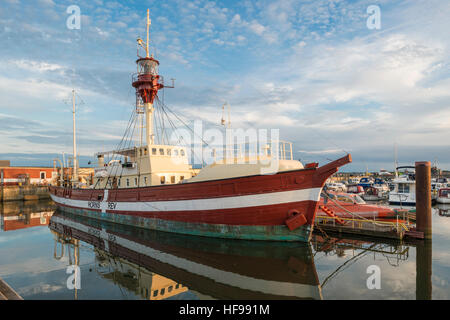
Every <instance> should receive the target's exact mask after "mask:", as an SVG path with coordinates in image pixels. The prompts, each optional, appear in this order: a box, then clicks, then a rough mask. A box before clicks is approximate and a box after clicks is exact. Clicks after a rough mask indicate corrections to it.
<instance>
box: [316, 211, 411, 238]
mask: <svg viewBox="0 0 450 320" xmlns="http://www.w3.org/2000/svg"><path fill="white" fill-rule="evenodd" d="M314 227H315V229H317V230H318V231H319V232H320V231H323V232H330V233H338V234H357V235H365V236H370V237H377V238H389V239H399V240H401V239H403V238H404V237H405V235H408V234H409V233H410V230H411V229H412V228H413V226H412V224H410V223H409V222H406V223H405V222H402V220H397V221H396V222H392V221H382V220H371V219H354V218H342V217H329V216H317V217H316V221H315V226H314Z"/></svg>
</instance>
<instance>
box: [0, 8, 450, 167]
mask: <svg viewBox="0 0 450 320" xmlns="http://www.w3.org/2000/svg"><path fill="white" fill-rule="evenodd" d="M71 5H77V6H78V7H79V8H80V12H81V19H80V28H79V29H69V28H68V27H67V20H68V18H69V17H70V15H71V13H67V8H68V7H69V6H71ZM369 6H377V7H378V8H379V9H380V11H379V12H380V20H379V21H380V28H379V29H374V28H369V27H368V23H367V21H368V20H370V19H371V16H372V15H373V12H372V11H370V12H368V8H369ZM147 8H149V9H150V17H151V21H152V25H151V32H150V39H151V43H150V44H151V51H152V52H153V53H154V55H155V57H156V58H157V59H158V60H159V61H160V69H159V70H160V74H161V75H163V76H164V77H165V79H166V83H167V81H168V79H171V78H174V79H176V80H175V88H173V89H169V88H167V89H164V92H161V91H160V98H161V99H164V103H165V104H166V105H167V106H168V107H170V109H171V110H174V111H175V112H177V114H180V115H182V116H183V117H184V118H186V119H199V120H202V121H203V122H204V123H205V124H207V125H208V124H209V125H211V126H217V125H219V124H220V119H221V116H222V110H221V107H222V104H223V103H225V102H227V103H228V104H229V109H230V119H231V124H232V127H233V128H243V129H248V128H256V129H261V128H262V129H279V132H280V138H281V139H283V140H287V141H291V142H293V151H294V158H296V159H300V160H301V161H302V162H304V163H307V162H312V161H317V162H319V163H320V164H324V163H326V162H328V161H330V160H333V159H337V158H338V157H341V156H343V155H345V153H347V152H349V153H351V154H352V157H353V163H351V164H349V165H346V166H345V168H343V170H344V171H365V170H366V169H368V170H369V171H378V170H380V169H387V170H393V169H394V146H395V145H396V146H397V154H398V162H399V164H400V165H413V164H414V162H415V161H423V160H429V161H432V162H435V161H436V162H437V164H438V166H439V167H441V168H442V169H447V170H450V139H449V137H450V59H449V58H450V50H449V45H450V37H449V36H448V30H450V19H448V17H449V16H450V2H449V1H447V0H440V1H437V0H426V1H421V0H414V1H392V0H386V1H375V0H371V1H365V0H361V1H339V0H336V1H321V0H311V1H306V0H305V1H299V0H279V1H273V0H271V1H268V0H255V1H246V0H243V1H203V0H194V1H185V0H167V1H137V0H134V1H133V0H132V1H126V2H125V1H120V2H119V1H106V0H103V1H102V0H80V1H75V0H70V1H64V0H2V1H1V2H0V159H9V160H11V164H12V165H46V166H52V160H53V158H54V157H61V156H62V153H63V152H64V153H65V154H71V153H72V109H71V108H72V106H71V101H70V98H71V91H72V89H75V90H76V92H77V96H76V98H77V101H78V102H79V104H78V107H77V113H76V115H77V145H78V153H79V155H80V158H81V165H87V162H88V161H89V160H94V153H95V152H98V151H106V150H111V149H114V147H116V146H117V144H118V143H119V141H120V140H121V139H122V136H123V134H124V131H125V129H126V126H127V123H128V119H129V118H130V114H131V112H132V110H133V108H134V103H135V96H134V95H135V93H134V88H132V86H131V76H132V74H133V73H135V72H136V65H135V61H136V59H137V56H136V53H137V45H136V38H137V37H138V36H141V37H143V38H144V39H145V24H146V20H145V18H146V10H147ZM141 55H143V53H142V51H141ZM207 125H205V126H207Z"/></svg>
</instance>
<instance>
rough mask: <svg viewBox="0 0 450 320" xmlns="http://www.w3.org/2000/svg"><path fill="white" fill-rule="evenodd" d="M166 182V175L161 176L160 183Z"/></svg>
mask: <svg viewBox="0 0 450 320" xmlns="http://www.w3.org/2000/svg"><path fill="white" fill-rule="evenodd" d="M165 183H166V177H165V176H162V177H161V184H165Z"/></svg>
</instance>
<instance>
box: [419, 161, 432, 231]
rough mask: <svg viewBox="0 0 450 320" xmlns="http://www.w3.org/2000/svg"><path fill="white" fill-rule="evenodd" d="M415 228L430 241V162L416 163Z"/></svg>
mask: <svg viewBox="0 0 450 320" xmlns="http://www.w3.org/2000/svg"><path fill="white" fill-rule="evenodd" d="M416 228H417V231H420V232H423V235H424V239H431V238H432V232H431V162H430V161H419V162H416Z"/></svg>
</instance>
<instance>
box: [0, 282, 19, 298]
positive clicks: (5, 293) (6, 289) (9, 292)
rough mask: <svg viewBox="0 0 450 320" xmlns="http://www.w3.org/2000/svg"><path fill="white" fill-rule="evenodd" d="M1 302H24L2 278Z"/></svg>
mask: <svg viewBox="0 0 450 320" xmlns="http://www.w3.org/2000/svg"><path fill="white" fill-rule="evenodd" d="M0 300H23V298H22V297H21V296H20V295H19V294H18V293H17V292H16V291H14V289H13V288H11V287H10V286H9V285H8V284H7V283H6V282H5V281H4V280H3V279H2V278H0Z"/></svg>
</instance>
